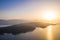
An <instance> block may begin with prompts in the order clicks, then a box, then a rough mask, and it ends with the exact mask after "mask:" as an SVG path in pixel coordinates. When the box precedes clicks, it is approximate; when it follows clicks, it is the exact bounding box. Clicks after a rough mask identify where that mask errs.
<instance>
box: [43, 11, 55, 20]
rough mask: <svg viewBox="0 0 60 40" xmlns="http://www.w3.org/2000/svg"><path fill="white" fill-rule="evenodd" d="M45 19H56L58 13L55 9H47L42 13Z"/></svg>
mask: <svg viewBox="0 0 60 40" xmlns="http://www.w3.org/2000/svg"><path fill="white" fill-rule="evenodd" d="M42 17H43V19H45V20H54V19H55V18H56V14H55V12H54V11H46V12H44V13H43V15H42Z"/></svg>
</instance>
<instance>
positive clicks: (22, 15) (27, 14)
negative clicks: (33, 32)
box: [0, 0, 60, 20]
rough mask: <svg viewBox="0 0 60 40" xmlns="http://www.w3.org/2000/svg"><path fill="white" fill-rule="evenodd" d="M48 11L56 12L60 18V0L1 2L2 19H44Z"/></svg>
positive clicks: (0, 16)
mask: <svg viewBox="0 0 60 40" xmlns="http://www.w3.org/2000/svg"><path fill="white" fill-rule="evenodd" d="M46 10H55V11H56V12H57V15H58V18H60V16H59V15H60V14H59V13H60V12H59V11H60V1H59V0H56V1H54V0H0V19H28V20H35V19H42V18H41V14H42V12H44V11H46Z"/></svg>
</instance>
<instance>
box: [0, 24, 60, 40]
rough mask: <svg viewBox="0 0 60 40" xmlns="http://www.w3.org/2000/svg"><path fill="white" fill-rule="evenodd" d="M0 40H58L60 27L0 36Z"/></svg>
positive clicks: (59, 39) (59, 38)
mask: <svg viewBox="0 0 60 40" xmlns="http://www.w3.org/2000/svg"><path fill="white" fill-rule="evenodd" d="M0 40H60V25H55V26H48V27H47V28H44V29H42V28H37V27H36V29H35V30H33V31H31V32H26V33H21V34H17V35H13V34H7V33H5V34H4V35H0Z"/></svg>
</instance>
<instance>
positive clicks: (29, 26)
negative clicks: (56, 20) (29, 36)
mask: <svg viewBox="0 0 60 40" xmlns="http://www.w3.org/2000/svg"><path fill="white" fill-rule="evenodd" d="M48 25H49V24H46V23H40V22H30V23H21V24H17V25H12V26H8V27H1V28H0V35H2V34H4V33H12V34H14V35H16V34H20V33H26V32H30V31H33V30H34V29H35V28H36V27H41V28H46V27H47V26H48Z"/></svg>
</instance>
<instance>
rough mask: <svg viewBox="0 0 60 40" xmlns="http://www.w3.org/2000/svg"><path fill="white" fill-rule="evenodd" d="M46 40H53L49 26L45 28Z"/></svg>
mask: <svg viewBox="0 0 60 40" xmlns="http://www.w3.org/2000/svg"><path fill="white" fill-rule="evenodd" d="M47 40H53V36H52V26H51V25H50V26H48V27H47Z"/></svg>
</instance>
